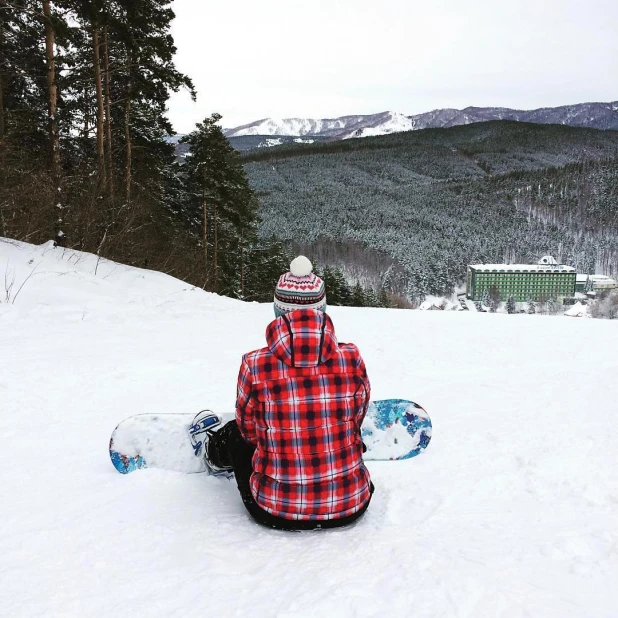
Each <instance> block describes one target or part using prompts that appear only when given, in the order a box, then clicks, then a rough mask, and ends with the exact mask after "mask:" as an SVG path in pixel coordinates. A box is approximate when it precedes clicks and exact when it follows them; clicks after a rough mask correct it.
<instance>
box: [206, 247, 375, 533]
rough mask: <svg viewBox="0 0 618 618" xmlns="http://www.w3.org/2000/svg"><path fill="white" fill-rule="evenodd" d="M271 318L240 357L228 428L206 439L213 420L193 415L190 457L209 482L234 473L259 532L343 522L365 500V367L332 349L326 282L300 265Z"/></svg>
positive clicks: (285, 279) (356, 356) (305, 263)
mask: <svg viewBox="0 0 618 618" xmlns="http://www.w3.org/2000/svg"><path fill="white" fill-rule="evenodd" d="M274 309H275V315H276V316H277V317H276V319H275V320H274V321H273V322H271V323H270V324H269V325H268V327H267V329H266V342H267V346H266V347H264V348H261V349H259V350H255V351H253V352H249V353H248V354H245V355H244V356H243V358H242V362H241V367H240V372H239V376H238V390H237V400H236V420H235V421H231V422H229V423H227V424H226V425H225V427H223V428H222V429H220V430H219V431H217V432H213V431H212V429H213V428H215V427H216V426H218V425H220V419H218V417H216V415H214V414H211V413H210V414H209V412H210V411H208V410H206V411H204V414H201V415H198V417H196V422H195V424H194V426H195V427H196V428H198V427H201V428H203V429H201V430H200V431H196V432H195V436H194V437H195V440H196V443H195V448H196V453H197V454H201V455H203V456H204V457H205V461H206V464H207V466H208V467H209V469H210V470H211V471H212V472H213V473H217V474H218V473H227V472H229V471H233V472H234V475H235V476H236V482H237V484H238V489H239V491H240V494H241V497H242V499H243V502H244V505H245V507H246V508H247V510H248V511H249V513H250V514H251V515H252V516H253V517H254V519H255V520H256V521H257V522H258V523H261V524H264V525H267V526H272V527H275V528H281V529H297V530H298V529H301V530H303V529H315V528H331V527H337V526H342V525H345V524H347V523H351V522H352V521H354V520H355V519H357V518H358V517H360V516H361V515H362V514H363V513H364V512H365V510H366V509H367V507H368V506H369V501H370V499H371V494H372V492H373V485H372V483H371V480H370V478H369V472H368V471H367V469H366V468H365V465H364V464H363V459H362V453H363V443H362V440H361V424H362V421H363V418H364V416H365V413H366V411H367V406H368V405H369V397H370V385H369V379H368V377H367V372H366V370H365V364H364V362H363V359H362V357H361V355H360V353H359V351H358V349H357V348H356V346H354V345H352V344H345V343H341V344H340V343H338V342H337V339H336V337H335V329H334V327H333V323H332V320H331V319H330V317H329V316H328V315H327V314H326V313H325V310H326V292H325V289H324V283H323V281H322V280H321V279H320V278H319V277H317V276H316V275H315V274H313V273H312V266H311V262H309V260H307V258H305V257H303V256H299V257H298V258H296V259H295V260H294V261H293V262H292V264H291V265H290V272H288V273H285V274H284V275H282V276H281V277H280V278H279V282H278V283H277V287H276V289H275V298H274ZM200 439H201V440H204V443H205V445H206V447H205V449H202V448H200V447H201V444H202V443H201V442H199V441H198V440H200ZM204 450H205V454H204V453H203V451H204Z"/></svg>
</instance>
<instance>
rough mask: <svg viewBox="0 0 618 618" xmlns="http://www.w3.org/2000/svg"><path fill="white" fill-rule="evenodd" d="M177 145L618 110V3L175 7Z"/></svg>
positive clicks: (236, 1) (375, 1)
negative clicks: (368, 117)
mask: <svg viewBox="0 0 618 618" xmlns="http://www.w3.org/2000/svg"><path fill="white" fill-rule="evenodd" d="M172 7H173V9H174V11H175V12H176V20H175V21H174V24H173V35H174V38H175V41H176V46H177V47H178V54H177V57H176V63H177V66H178V68H179V69H180V70H181V71H183V72H185V73H187V74H188V75H189V76H190V77H191V78H192V79H193V81H194V83H195V86H196V88H197V91H198V100H197V103H192V102H191V100H190V98H189V96H188V95H186V94H179V95H173V97H172V99H171V101H170V105H169V110H170V118H171V120H172V122H173V124H174V127H175V128H176V130H177V131H178V132H181V133H182V132H187V131H190V130H191V129H192V128H193V126H194V124H195V123H196V122H198V121H200V120H202V119H203V118H204V117H206V116H208V115H210V113H212V112H213V111H217V112H219V113H220V114H222V115H223V126H225V127H233V126H237V125H240V124H244V123H247V122H251V121H253V120H258V119H261V118H266V117H275V118H289V117H310V118H332V117H336V116H342V115H346V114H371V113H376V112H381V111H385V110H392V111H398V112H402V113H404V114H418V113H422V112H426V111H430V110H432V109H437V108H444V107H456V108H463V107H466V106H468V105H475V106H503V107H513V108H518V109H534V108H537V107H547V106H558V105H566V104H569V103H582V102H585V101H615V100H618V0H510V1H508V2H507V1H504V0H468V1H464V0H424V1H423V2H419V1H417V0H370V1H369V0H330V1H322V0H308V1H304V2H299V1H295V0H217V1H216V2H215V1H213V0H174V2H173V4H172Z"/></svg>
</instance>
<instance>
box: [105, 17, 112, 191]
mask: <svg viewBox="0 0 618 618" xmlns="http://www.w3.org/2000/svg"><path fill="white" fill-rule="evenodd" d="M108 43H109V40H108V36H107V26H105V27H104V28H103V70H104V71H105V154H106V160H107V177H108V181H109V194H110V197H111V198H112V201H113V200H114V172H113V170H114V165H113V162H112V115H111V108H112V103H111V96H110V87H109V82H110V75H109V44H108Z"/></svg>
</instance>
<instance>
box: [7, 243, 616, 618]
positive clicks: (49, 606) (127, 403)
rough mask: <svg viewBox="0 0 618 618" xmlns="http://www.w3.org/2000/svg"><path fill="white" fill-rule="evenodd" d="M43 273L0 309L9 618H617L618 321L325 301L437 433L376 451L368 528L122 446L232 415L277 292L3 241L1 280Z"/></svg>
mask: <svg viewBox="0 0 618 618" xmlns="http://www.w3.org/2000/svg"><path fill="white" fill-rule="evenodd" d="M30 260H32V262H31V263H29V261H30ZM35 266H36V270H35V271H34V274H32V276H31V277H30V279H29V280H28V281H27V282H26V283H25V285H24V287H23V288H22V290H21V292H20V293H19V295H18V296H17V298H16V300H15V302H14V304H10V303H6V302H2V303H0V333H1V334H0V402H2V413H1V414H0V438H1V444H2V454H3V465H2V471H1V473H0V478H1V484H0V487H1V491H2V498H1V500H0V521H1V522H2V527H1V528H0V582H1V583H0V591H1V592H0V596H1V597H2V604H1V606H0V607H1V610H0V614H1V615H6V616H28V617H33V616H111V615H115V616H118V615H122V616H126V615H137V616H146V615H147V616H183V617H186V616H204V615H209V616H221V617H228V616H229V617H233V616H248V615H255V616H262V617H270V616H273V617H274V616H277V617H281V618H291V617H294V618H296V617H304V616H307V617H309V616H335V617H338V618H339V617H341V618H347V617H358V616H362V617H376V618H378V617H383V616H394V617H399V616H401V617H406V616H415V617H428V618H429V617H432V618H433V617H437V616H444V617H451V616H453V617H457V618H467V617H470V618H472V617H474V618H479V617H480V618H484V617H487V618H495V617H508V618H511V617H512V618H519V617H522V618H523V617H524V616H535V617H536V616H542V617H554V616H559V617H561V618H571V617H580V618H589V617H590V616H595V617H610V616H614V617H615V616H617V615H618V614H617V610H616V608H617V607H618V525H617V523H616V521H617V518H616V513H617V511H618V475H617V474H616V470H617V469H618V437H617V434H616V431H615V425H616V420H617V410H618V380H617V379H616V377H617V376H618V360H617V358H616V349H617V344H618V323H616V322H614V321H604V320H583V319H579V320H578V319H573V318H564V317H547V316H528V315H515V316H510V315H506V314H504V315H503V314H476V313H475V312H461V313H460V312H441V311H427V312H425V311H398V310H383V309H351V308H338V307H333V308H330V309H329V312H330V313H331V315H332V317H333V321H334V323H335V327H336V331H337V335H338V337H339V339H340V340H341V341H353V342H355V343H356V344H357V345H358V346H359V348H360V350H361V352H362V354H363V356H364V358H365V360H366V364H367V368H368V372H369V376H370V379H371V382H372V388H373V391H372V395H373V398H374V399H380V398H386V397H405V398H411V399H413V400H415V401H418V402H419V403H420V404H421V405H423V407H425V408H426V409H427V411H428V412H429V413H430V414H431V416H432V420H433V426H434V432H433V438H432V442H431V444H430V445H429V448H428V449H427V451H426V452H425V453H424V454H422V455H421V456H419V457H417V458H414V459H412V460H408V461H402V462H369V464H368V467H369V469H370V472H371V474H372V478H373V481H374V483H375V485H376V493H375V494H374V498H373V501H372V504H371V506H370V508H369V510H368V512H367V514H366V516H365V517H363V518H362V519H361V520H360V521H359V522H357V523H356V524H355V525H353V526H351V527H349V528H346V529H342V530H333V531H322V532H309V533H285V532H279V531H271V530H267V529H263V528H260V527H258V526H257V525H256V524H254V523H253V522H252V521H251V519H250V518H249V517H248V515H247V514H246V512H245V510H244V508H243V506H242V504H241V501H240V499H239V496H238V493H237V490H236V487H235V483H234V482H233V481H232V482H230V481H227V480H224V479H216V478H212V477H208V476H206V475H203V474H193V475H183V474H179V473H174V472H166V471H162V470H142V471H139V472H136V473H133V474H130V475H127V476H121V475H119V474H118V473H116V472H115V470H114V469H113V467H112V465H111V463H110V461H109V457H108V453H107V446H108V440H109V436H110V434H111V431H112V430H113V428H114V426H115V425H116V424H117V423H118V422H119V421H120V420H122V419H123V418H125V417H127V416H129V415H132V414H136V413H139V412H181V411H182V412H185V411H197V410H199V409H202V408H204V407H211V408H213V409H215V410H217V411H220V412H224V411H225V412H229V411H231V410H232V409H233V406H234V398H235V381H236V376H237V371H238V366H239V361H240V357H241V355H242V354H243V353H244V352H246V351H248V350H251V349H255V348H257V347H260V346H262V345H263V338H264V330H265V328H266V325H267V323H268V322H269V320H270V319H271V318H272V307H271V305H270V304H255V303H253V304H249V303H240V302H237V301H233V300H230V299H225V298H220V297H218V296H216V295H213V294H209V293H205V292H202V291H200V290H196V289H192V288H191V286H188V285H187V284H185V283H183V282H180V281H177V280H175V279H172V278H171V277H168V276H166V275H163V274H160V273H155V272H151V271H142V270H138V269H133V268H129V267H126V266H122V265H117V264H114V263H111V262H107V261H105V260H103V261H101V262H100V264H99V266H98V269H97V274H96V275H95V274H94V269H95V266H96V256H89V255H87V254H80V253H77V252H63V251H62V250H61V249H53V248H51V247H50V246H49V245H44V246H41V247H34V246H31V245H26V244H23V243H14V242H10V243H9V242H6V241H3V240H1V239H0V281H4V273H5V270H7V269H8V270H9V273H10V274H11V277H13V276H15V280H16V284H15V286H14V291H15V290H16V289H17V288H18V287H19V285H21V283H22V282H23V281H24V280H25V278H26V277H27V276H28V274H29V273H30V272H31V271H32V269H33V268H34V267H35ZM0 291H2V290H0ZM2 300H3V301H4V297H2Z"/></svg>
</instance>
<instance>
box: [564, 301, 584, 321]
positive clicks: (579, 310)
mask: <svg viewBox="0 0 618 618" xmlns="http://www.w3.org/2000/svg"><path fill="white" fill-rule="evenodd" d="M564 315H566V316H568V317H571V318H589V317H590V315H589V314H588V305H584V304H583V303H579V302H578V303H575V304H574V305H573V306H572V307H570V308H569V309H567V310H566V311H565V312H564Z"/></svg>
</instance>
